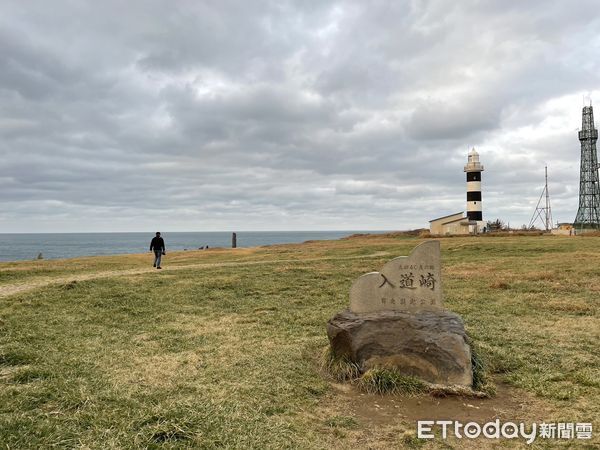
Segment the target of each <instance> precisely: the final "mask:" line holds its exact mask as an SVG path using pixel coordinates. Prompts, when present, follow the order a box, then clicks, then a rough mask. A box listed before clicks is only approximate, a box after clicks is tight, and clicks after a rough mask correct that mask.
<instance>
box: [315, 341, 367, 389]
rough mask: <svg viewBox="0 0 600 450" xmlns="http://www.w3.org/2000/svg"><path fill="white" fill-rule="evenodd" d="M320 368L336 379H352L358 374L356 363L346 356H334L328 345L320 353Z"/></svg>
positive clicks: (358, 369) (358, 368)
mask: <svg viewBox="0 0 600 450" xmlns="http://www.w3.org/2000/svg"><path fill="white" fill-rule="evenodd" d="M320 365H321V370H322V371H323V372H325V373H326V374H328V375H329V376H331V377H332V378H333V379H334V380H336V381H352V380H355V379H357V378H358V377H359V376H360V373H361V371H360V367H359V365H358V364H356V363H354V362H352V361H349V360H348V359H346V358H336V357H335V356H334V355H333V353H332V351H331V348H330V347H329V346H327V347H326V348H324V349H323V351H322V353H321V364H320Z"/></svg>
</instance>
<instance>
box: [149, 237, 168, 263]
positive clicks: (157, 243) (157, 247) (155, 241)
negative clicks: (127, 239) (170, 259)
mask: <svg viewBox="0 0 600 450" xmlns="http://www.w3.org/2000/svg"><path fill="white" fill-rule="evenodd" d="M153 250H154V265H153V266H152V267H156V268H157V269H162V267H160V258H161V256H162V255H166V254H167V252H166V251H165V241H164V240H163V238H161V237H160V233H158V232H157V233H156V236H155V237H153V238H152V242H150V251H153Z"/></svg>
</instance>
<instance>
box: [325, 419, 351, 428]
mask: <svg viewBox="0 0 600 450" xmlns="http://www.w3.org/2000/svg"><path fill="white" fill-rule="evenodd" d="M325 425H327V426H328V427H329V428H347V429H353V428H357V427H358V422H357V421H356V419H355V418H354V417H350V416H333V417H330V418H329V419H327V420H326V421H325Z"/></svg>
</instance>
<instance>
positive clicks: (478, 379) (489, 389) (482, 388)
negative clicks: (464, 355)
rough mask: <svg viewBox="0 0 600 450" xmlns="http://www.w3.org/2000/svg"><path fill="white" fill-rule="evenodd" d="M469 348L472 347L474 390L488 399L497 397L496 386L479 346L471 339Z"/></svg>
mask: <svg viewBox="0 0 600 450" xmlns="http://www.w3.org/2000/svg"><path fill="white" fill-rule="evenodd" d="M469 346H470V347H471V366H472V368H473V390H475V391H477V392H482V393H483V394H485V396H486V397H493V396H494V395H496V386H495V385H494V383H493V382H492V380H491V379H490V376H489V374H488V370H487V363H486V361H485V359H484V357H483V356H482V355H481V352H480V351H479V346H478V345H477V344H476V342H475V341H474V340H473V339H472V338H469Z"/></svg>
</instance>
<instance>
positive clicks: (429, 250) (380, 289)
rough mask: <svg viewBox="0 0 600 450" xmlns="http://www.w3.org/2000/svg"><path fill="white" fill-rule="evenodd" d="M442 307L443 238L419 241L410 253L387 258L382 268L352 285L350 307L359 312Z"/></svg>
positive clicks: (360, 278)
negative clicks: (391, 258)
mask: <svg viewBox="0 0 600 450" xmlns="http://www.w3.org/2000/svg"><path fill="white" fill-rule="evenodd" d="M441 307H443V301H442V278H441V266H440V243H439V241H427V242H424V243H422V244H420V245H418V246H417V247H416V248H415V249H414V250H413V251H412V252H411V254H410V255H409V256H400V257H398V258H395V259H393V260H391V261H389V262H387V263H386V264H385V265H384V266H383V268H382V269H381V271H380V272H371V273H367V274H365V275H363V276H361V277H359V278H358V279H357V280H355V282H354V284H353V285H352V288H351V289H350V310H351V311H352V312H355V313H362V312H373V311H382V310H407V309H409V310H410V309H432V308H441Z"/></svg>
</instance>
